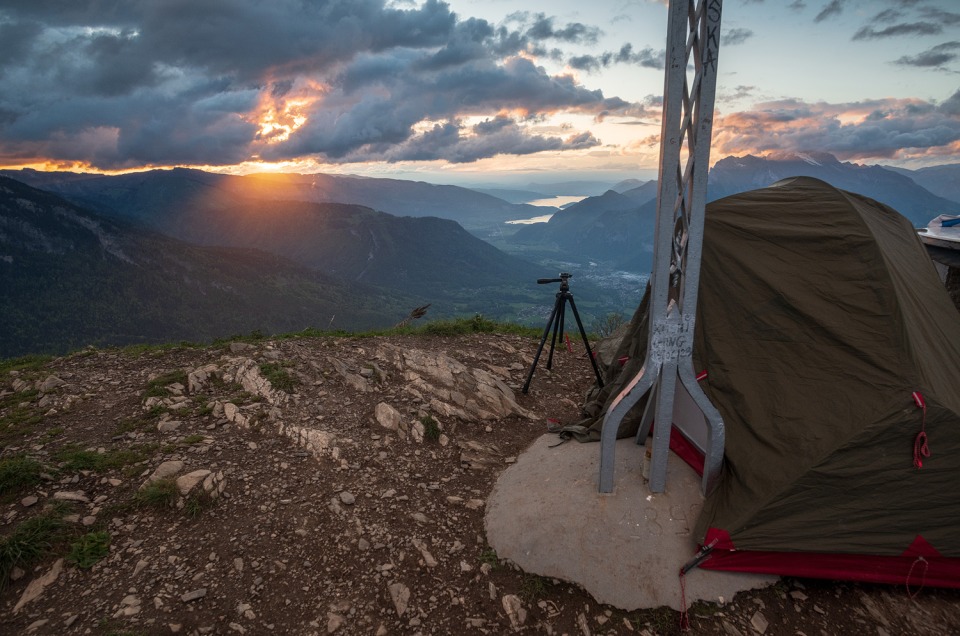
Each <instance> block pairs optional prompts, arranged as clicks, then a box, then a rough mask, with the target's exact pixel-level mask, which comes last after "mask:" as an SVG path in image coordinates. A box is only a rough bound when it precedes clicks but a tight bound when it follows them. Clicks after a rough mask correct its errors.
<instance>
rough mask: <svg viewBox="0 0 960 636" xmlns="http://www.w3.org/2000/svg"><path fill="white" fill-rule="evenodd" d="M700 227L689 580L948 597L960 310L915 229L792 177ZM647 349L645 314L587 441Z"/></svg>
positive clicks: (959, 479) (609, 369) (959, 553)
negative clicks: (806, 582)
mask: <svg viewBox="0 0 960 636" xmlns="http://www.w3.org/2000/svg"><path fill="white" fill-rule="evenodd" d="M705 224H706V226H705V230H704V243H703V246H704V247H703V262H702V268H701V278H700V298H699V304H698V307H697V323H696V332H695V341H694V342H695V344H694V361H695V364H696V367H697V368H696V369H695V370H696V371H697V372H699V373H700V376H701V377H703V379H702V380H701V384H702V386H703V389H704V391H705V392H706V394H707V396H708V397H709V398H710V399H711V401H712V402H713V404H714V405H715V406H716V407H717V408H718V409H719V411H720V413H721V414H722V416H723V419H724V423H725V426H726V446H725V453H724V466H723V471H722V476H721V479H720V482H719V486H718V487H717V488H716V490H715V491H714V492H712V493H710V494H709V495H708V496H707V498H706V500H705V502H704V507H703V510H702V512H701V516H700V518H699V520H698V523H697V526H696V530H695V532H696V535H697V537H698V540H699V541H700V542H701V544H702V545H704V546H706V547H708V548H710V549H711V550H712V551H711V553H710V557H709V558H708V559H707V560H706V561H705V562H704V563H703V564H702V565H701V567H704V568H715V569H725V570H740V571H750V572H767V573H773V574H784V575H794V576H810V577H826V578H845V579H855V580H866V581H877V582H890V583H907V584H909V585H912V586H917V585H921V584H926V585H942V586H954V587H960V314H958V312H957V310H956V308H954V306H953V304H952V303H951V301H950V299H949V297H948V295H947V293H946V291H945V290H944V288H943V286H942V284H941V283H940V280H939V278H938V276H937V274H936V271H935V269H934V267H933V264H932V263H931V261H930V258H929V257H928V256H927V253H926V251H925V249H924V247H923V245H922V243H921V242H920V240H919V239H918V238H917V235H916V233H915V231H914V228H913V227H912V225H911V224H910V222H909V221H907V220H906V219H905V218H904V217H902V216H900V214H898V213H897V212H896V211H895V210H893V209H892V208H889V207H887V206H885V205H883V204H881V203H878V202H876V201H873V200H871V199H868V198H866V197H863V196H860V195H857V194H853V193H850V192H845V191H841V190H838V189H836V188H833V187H832V186H830V185H828V184H826V183H824V182H822V181H819V180H817V179H812V178H807V177H800V178H792V179H786V180H784V181H781V182H778V183H776V184H775V185H773V186H771V187H768V188H764V189H760V190H754V191H751V192H745V193H742V194H737V195H733V196H730V197H727V198H724V199H721V200H718V201H715V202H713V203H711V204H709V205H708V206H707V212H706V217H705ZM648 291H649V290H648ZM646 337H647V331H646V301H644V302H642V303H641V306H640V307H639V308H638V310H637V312H636V314H635V315H634V317H633V320H632V321H631V323H630V329H629V331H628V333H627V334H626V336H625V337H624V338H623V340H622V342H621V343H620V345H619V349H618V350H617V351H616V353H615V354H613V355H612V356H610V357H609V364H606V365H605V368H604V372H605V375H606V378H605V380H607V384H608V385H609V386H608V388H606V389H605V390H599V389H596V390H595V391H594V392H593V394H592V395H591V396H589V397H588V401H587V403H586V405H585V407H584V410H585V412H586V413H587V414H588V415H589V419H588V420H587V421H585V422H584V423H583V424H585V425H586V426H587V427H592V429H591V430H589V431H588V434H587V435H586V436H585V437H593V438H596V437H597V434H596V431H597V429H598V427H599V426H600V425H601V424H602V413H603V412H604V410H605V408H606V405H607V404H608V403H609V401H610V400H611V399H612V397H613V396H615V395H616V394H617V392H618V390H619V389H618V386H619V384H621V383H622V382H624V381H628V380H629V379H630V378H631V377H632V376H633V374H634V373H635V372H636V369H637V366H638V365H639V364H641V363H642V361H643V359H644V353H645V348H646ZM643 406H644V401H641V403H640V404H638V405H637V406H636V407H635V408H634V411H633V412H632V413H630V414H628V417H627V418H625V419H624V421H623V423H622V425H621V430H620V431H618V437H623V436H627V435H631V434H634V433H635V431H636V430H637V424H638V421H639V419H640V414H641V413H642V409H643ZM654 426H656V423H654ZM675 432H676V430H675ZM671 447H672V448H674V449H675V450H678V451H680V450H682V451H684V452H682V453H681V455H682V456H685V457H688V458H689V457H690V455H691V453H690V452H689V450H690V449H689V445H686V444H685V443H684V440H683V439H682V437H681V436H679V435H676V434H675V435H673V439H672V443H671ZM691 463H692V464H693V465H695V464H696V458H695V457H694V458H693V461H692V462H691ZM667 487H668V489H669V484H668V486H667Z"/></svg>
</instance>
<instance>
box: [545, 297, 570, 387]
mask: <svg viewBox="0 0 960 636" xmlns="http://www.w3.org/2000/svg"><path fill="white" fill-rule="evenodd" d="M565 300H566V297H565V296H564V295H563V294H557V316H556V319H555V320H554V321H553V337H552V338H551V339H550V355H549V356H547V369H552V368H553V351H554V349H555V348H556V346H557V334H560V338H563V314H564V313H565V312H564V309H565V308H564V301H565ZM560 344H561V346H563V343H562V342H561V343H560Z"/></svg>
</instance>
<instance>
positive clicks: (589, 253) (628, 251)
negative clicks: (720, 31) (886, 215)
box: [510, 153, 960, 271]
mask: <svg viewBox="0 0 960 636" xmlns="http://www.w3.org/2000/svg"><path fill="white" fill-rule="evenodd" d="M792 176H812V177H816V178H819V179H822V180H824V181H826V182H828V183H830V184H831V185H834V186H836V187H838V188H841V189H843V190H848V191H851V192H856V193H859V194H863V195H865V196H868V197H870V198H873V199H876V200H878V201H880V202H882V203H886V204H887V205H889V206H891V207H892V208H894V209H896V210H897V211H898V212H900V213H901V214H903V215H904V216H905V217H907V218H908V219H910V221H911V222H912V223H913V224H914V225H916V226H925V225H926V224H927V222H928V221H929V220H930V219H932V218H934V217H936V216H937V215H938V214H943V213H951V214H958V213H960V202H957V201H955V200H950V199H949V198H946V196H938V195H937V194H934V193H933V192H931V191H930V190H928V189H926V188H925V187H924V186H922V185H920V182H923V183H925V184H927V185H929V186H930V187H931V189H934V188H935V189H936V190H937V192H939V193H941V195H953V196H957V197H958V199H960V185H958V184H960V165H953V166H937V167H934V168H924V169H922V170H903V169H891V168H885V167H882V166H861V165H857V164H852V163H841V162H840V161H838V160H837V159H836V157H834V156H833V155H829V154H825V153H809V154H799V155H774V156H767V157H754V156H752V155H747V156H745V157H727V158H725V159H721V160H720V161H718V162H717V163H716V164H715V165H714V166H713V169H712V170H711V171H710V174H709V177H708V186H707V197H708V199H709V200H711V201H712V200H716V199H720V198H723V197H725V196H729V195H732V194H738V193H740V192H745V191H748V190H755V189H757V188H763V187H766V186H769V185H772V184H773V183H776V182H777V181H780V180H781V179H785V178H788V177H792ZM628 188H629V189H628ZM656 196H657V183H656V181H648V182H646V183H642V182H639V181H636V180H629V181H626V182H622V183H620V184H617V185H616V186H615V187H614V188H612V189H610V190H608V191H607V192H606V193H605V194H603V195H601V196H593V197H588V198H586V199H584V200H583V201H580V202H579V203H577V204H576V205H573V206H570V207H568V208H565V209H564V210H562V211H560V212H557V213H555V214H554V215H553V217H552V218H551V219H550V220H549V222H547V223H542V224H535V225H527V226H524V227H523V228H521V229H520V230H518V231H517V232H516V233H515V234H514V235H513V236H512V237H511V238H510V241H511V243H513V244H514V245H515V247H516V249H519V250H523V249H540V250H543V249H554V250H557V251H558V252H560V253H562V254H563V255H564V256H565V257H567V258H569V259H571V260H577V261H581V262H584V261H603V262H607V263H610V264H611V265H613V266H615V267H618V268H622V269H627V270H630V271H649V269H650V266H651V264H652V258H653V232H654V225H655V220H656Z"/></svg>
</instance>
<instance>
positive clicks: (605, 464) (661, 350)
mask: <svg viewBox="0 0 960 636" xmlns="http://www.w3.org/2000/svg"><path fill="white" fill-rule="evenodd" d="M721 9H722V0H670V6H669V9H668V11H669V20H668V26H667V57H666V69H665V79H664V92H663V122H662V127H661V132H660V171H659V179H658V189H657V222H656V228H655V231H654V256H653V273H652V277H651V296H650V321H649V324H650V330H649V333H648V336H647V354H646V359H645V361H644V365H643V367H642V368H641V370H640V372H639V373H638V374H637V376H636V377H635V378H634V379H633V380H632V381H631V382H630V383H629V384H627V385H626V386H625V387H624V388H623V390H622V391H621V392H620V394H619V395H618V396H617V397H616V398H614V401H613V402H612V404H611V407H610V408H609V409H608V410H607V414H606V416H605V417H604V420H603V430H602V433H601V439H600V492H611V491H612V490H613V473H614V453H615V441H616V434H617V429H618V428H619V425H620V422H621V421H622V420H623V417H624V416H625V415H626V413H627V412H628V411H629V410H630V409H631V408H632V407H633V406H634V405H636V404H637V402H638V401H639V400H640V399H641V398H642V397H643V396H644V395H645V394H648V393H649V395H650V400H651V404H648V412H647V413H645V414H644V418H643V420H644V424H643V425H642V426H641V427H640V433H639V434H638V439H637V443H638V444H644V443H646V438H647V433H648V432H649V428H650V426H649V424H650V418H649V416H650V414H653V416H654V418H655V420H654V438H653V449H652V453H651V465H650V490H651V492H655V493H656V492H663V491H664V490H665V488H666V480H667V456H668V452H669V449H670V433H671V430H672V428H673V427H674V426H677V428H678V429H679V432H680V433H681V434H684V435H686V436H687V438H688V439H689V440H690V441H691V442H693V443H694V444H695V445H696V446H698V447H699V448H700V450H701V451H702V452H703V453H704V470H703V480H702V481H701V484H700V489H701V491H702V492H703V493H704V494H707V493H709V492H710V491H711V490H712V489H713V488H714V487H715V486H716V483H717V479H718V478H719V475H720V467H721V464H722V461H723V444H724V429H723V419H722V418H721V416H720V413H719V411H717V409H716V408H715V407H714V406H713V405H712V404H711V403H710V400H709V399H708V398H707V396H706V394H704V393H703V390H702V389H701V388H700V386H699V384H698V383H697V380H696V374H695V372H694V369H693V357H692V355H693V334H694V327H695V322H696V312H697V292H698V287H699V283H700V260H701V256H702V253H703V221H704V219H703V217H704V207H705V204H706V191H707V171H708V169H709V162H710V134H711V131H712V128H713V103H714V98H715V96H716V84H717V53H718V51H719V49H720V14H721ZM691 65H692V71H693V76H692V77H690V66H691ZM678 383H679V384H678ZM678 386H682V387H683V389H685V390H686V391H687V393H688V394H689V395H690V397H691V398H692V399H693V402H694V404H695V405H696V406H697V408H698V409H699V411H700V413H701V415H702V416H703V426H705V427H706V431H705V433H706V434H705V439H706V441H705V442H703V441H701V442H697V441H696V439H694V437H693V436H691V435H688V434H687V433H688V431H685V429H684V425H683V424H682V423H674V421H673V416H674V407H675V401H676V396H677V390H678ZM651 408H652V410H651ZM695 425H698V426H699V423H696V424H695ZM696 437H697V438H700V439H701V440H702V439H703V436H700V435H698V436H696Z"/></svg>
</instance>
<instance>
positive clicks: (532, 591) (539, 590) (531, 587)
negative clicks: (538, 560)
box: [518, 574, 551, 603]
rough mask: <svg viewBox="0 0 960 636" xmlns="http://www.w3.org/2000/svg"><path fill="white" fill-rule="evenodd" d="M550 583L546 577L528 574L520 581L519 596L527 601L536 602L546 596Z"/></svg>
mask: <svg viewBox="0 0 960 636" xmlns="http://www.w3.org/2000/svg"><path fill="white" fill-rule="evenodd" d="M550 586H551V583H550V581H549V580H548V579H546V578H544V577H542V576H538V575H536V574H528V575H526V576H524V577H523V581H521V582H520V594H519V595H518V596H519V597H520V598H522V599H523V600H525V601H526V602H527V603H536V602H537V601H539V600H540V599H541V598H543V597H544V596H546V594H547V590H548V589H549V588H550Z"/></svg>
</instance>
